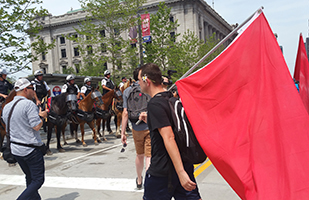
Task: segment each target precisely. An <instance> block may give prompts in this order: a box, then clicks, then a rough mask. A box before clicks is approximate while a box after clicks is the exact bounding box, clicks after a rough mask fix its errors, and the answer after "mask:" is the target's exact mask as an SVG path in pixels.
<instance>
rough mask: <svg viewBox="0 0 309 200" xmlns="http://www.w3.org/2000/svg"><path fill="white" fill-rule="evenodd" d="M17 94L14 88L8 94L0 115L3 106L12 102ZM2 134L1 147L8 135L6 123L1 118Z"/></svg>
mask: <svg viewBox="0 0 309 200" xmlns="http://www.w3.org/2000/svg"><path fill="white" fill-rule="evenodd" d="M15 96H16V92H15V90H12V91H11V92H10V93H9V94H8V96H7V97H6V99H5V100H4V102H3V103H2V105H1V108H0V116H1V115H2V111H3V108H4V106H5V105H6V104H7V103H9V102H11V101H12V100H13V99H14V97H15ZM0 134H1V138H0V149H1V148H2V145H3V140H4V137H5V136H6V129H5V124H4V123H3V121H2V120H0Z"/></svg>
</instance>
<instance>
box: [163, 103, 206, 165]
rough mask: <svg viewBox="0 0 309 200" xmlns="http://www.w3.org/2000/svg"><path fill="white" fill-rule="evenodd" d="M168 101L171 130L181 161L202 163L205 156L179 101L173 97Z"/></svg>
mask: <svg viewBox="0 0 309 200" xmlns="http://www.w3.org/2000/svg"><path fill="white" fill-rule="evenodd" d="M168 101H169V105H170V108H171V111H172V114H171V115H172V123H173V125H172V128H173V132H174V135H175V140H176V143H177V146H178V149H179V152H180V155H181V158H182V161H183V162H184V163H190V164H199V163H202V162H204V161H205V160H206V158H207V156H206V154H205V152H204V151H203V149H202V147H201V145H200V144H199V142H198V141H197V139H196V137H195V133H194V131H193V129H192V126H191V124H190V122H189V120H188V118H187V115H186V113H185V111H184V108H183V106H182V103H181V101H180V100H178V99H176V98H175V97H170V98H169V99H168Z"/></svg>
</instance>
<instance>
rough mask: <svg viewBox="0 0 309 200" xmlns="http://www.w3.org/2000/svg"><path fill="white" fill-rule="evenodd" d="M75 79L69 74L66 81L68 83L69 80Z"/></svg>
mask: <svg viewBox="0 0 309 200" xmlns="http://www.w3.org/2000/svg"><path fill="white" fill-rule="evenodd" d="M74 79H75V76H74V75H73V74H70V75H68V76H67V78H66V80H67V81H68V82H69V81H71V80H74Z"/></svg>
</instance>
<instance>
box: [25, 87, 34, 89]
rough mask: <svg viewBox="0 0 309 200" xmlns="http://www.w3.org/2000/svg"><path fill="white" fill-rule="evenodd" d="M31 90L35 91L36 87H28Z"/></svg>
mask: <svg viewBox="0 0 309 200" xmlns="http://www.w3.org/2000/svg"><path fill="white" fill-rule="evenodd" d="M26 88H27V89H29V90H34V87H26Z"/></svg>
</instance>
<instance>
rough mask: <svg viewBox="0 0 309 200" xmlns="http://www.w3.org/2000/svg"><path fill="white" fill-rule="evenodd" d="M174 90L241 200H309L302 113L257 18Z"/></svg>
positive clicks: (308, 141)
mask: <svg viewBox="0 0 309 200" xmlns="http://www.w3.org/2000/svg"><path fill="white" fill-rule="evenodd" d="M176 85H177V87H178V90H179V94H180V97H181V99H182V101H183V105H184V108H185V110H186V113H187V115H188V118H189V120H190V122H191V124H192V126H193V129H194V131H195V133H196V136H197V139H198V140H199V142H200V144H201V146H202V147H203V149H204V151H205V152H206V154H207V155H208V156H209V158H210V160H211V161H212V163H213V164H214V166H215V167H216V168H217V170H218V171H219V172H220V174H221V175H222V176H223V177H224V178H225V180H226V181H227V182H228V183H229V184H230V186H231V187H232V188H233V189H234V191H235V192H236V193H237V194H238V195H239V197H240V198H242V199H248V200H283V199H284V200H288V199H289V200H291V199H292V200H296V199H297V200H300V199H308V198H309V135H308V131H309V116H308V114H307V112H306V110H305V109H304V106H303V105H302V102H301V99H300V98H299V95H298V93H297V90H295V85H294V83H293V80H292V77H291V75H290V73H289V70H288V68H287V65H286V63H285V61H284V58H283V55H282V53H281V50H280V47H279V45H278V43H277V41H276V39H275V37H274V34H273V32H272V31H271V29H270V27H269V25H268V22H267V20H266V18H265V16H264V14H263V13H261V14H256V16H255V17H254V20H252V21H251V22H250V24H249V25H248V26H247V27H246V29H245V30H244V31H243V32H242V33H241V34H240V35H239V36H238V37H237V38H236V39H235V40H234V41H233V43H232V44H230V46H229V47H227V48H226V49H225V51H223V52H222V53H221V54H220V55H219V56H218V57H217V58H216V59H215V60H213V61H212V62H211V63H209V64H208V65H206V66H205V67H204V68H202V69H201V70H199V71H198V72H196V73H194V74H192V75H191V76H189V77H187V78H185V79H182V80H180V81H177V83H176Z"/></svg>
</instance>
